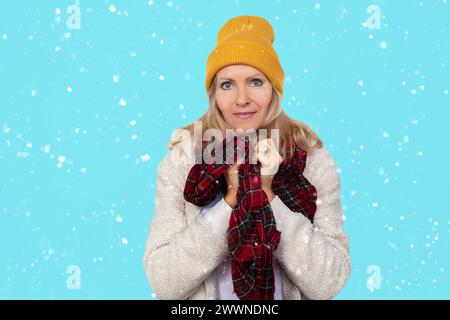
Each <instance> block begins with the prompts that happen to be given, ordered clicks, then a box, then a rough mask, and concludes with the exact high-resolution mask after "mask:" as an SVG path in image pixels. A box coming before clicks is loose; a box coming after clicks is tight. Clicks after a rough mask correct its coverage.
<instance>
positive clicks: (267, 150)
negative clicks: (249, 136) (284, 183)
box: [256, 138, 283, 202]
mask: <svg viewBox="0 0 450 320" xmlns="http://www.w3.org/2000/svg"><path fill="white" fill-rule="evenodd" d="M256 155H257V158H258V160H259V162H261V179H262V182H261V184H262V189H263V190H264V191H265V192H266V194H267V197H268V198H269V202H270V201H272V199H273V198H274V197H275V194H274V193H273V191H272V181H273V177H274V176H275V174H276V173H277V172H278V168H279V166H280V163H281V162H283V158H282V157H281V155H280V154H279V152H278V150H277V148H276V146H275V143H274V142H273V140H272V139H270V138H269V139H264V140H261V141H259V142H258V143H257V145H256Z"/></svg>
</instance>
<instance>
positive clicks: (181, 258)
mask: <svg viewBox="0 0 450 320" xmlns="http://www.w3.org/2000/svg"><path fill="white" fill-rule="evenodd" d="M177 132H178V130H177V131H176V133H175V134H174V135H173V140H177V139H179V138H180V137H181V135H177ZM192 145H193V143H192V141H189V140H187V139H184V140H183V139H182V141H181V143H178V144H176V145H175V146H174V147H173V148H172V149H171V150H170V151H169V152H168V153H167V155H166V156H165V157H164V158H163V159H162V160H161V162H160V164H159V166H158V171H157V181H156V195H155V212H154V216H153V218H152V221H151V224H150V230H149V236H148V240H147V244H146V250H145V255H144V269H145V271H146V273H147V276H148V280H149V282H150V285H151V287H152V289H153V292H154V293H155V294H156V295H157V297H158V298H160V299H219V298H220V295H219V289H218V282H217V274H216V273H217V272H214V271H216V269H217V268H218V267H219V266H220V265H222V264H223V262H224V261H225V259H226V258H227V238H226V235H225V233H224V232H221V231H219V230H217V228H214V227H213V226H212V222H211V220H209V219H208V215H207V214H205V215H203V214H201V212H202V208H201V207H198V206H196V205H194V204H192V203H190V202H187V201H186V200H184V197H183V190H184V183H185V181H186V178H187V175H188V173H189V171H190V169H191V168H192V166H193V165H194V164H195V161H194V160H195V159H194V153H193V149H192ZM303 174H304V176H305V177H306V178H307V179H308V181H309V182H311V183H312V184H313V185H314V186H315V188H316V190H317V198H318V199H317V211H316V213H315V215H314V224H312V223H311V222H310V221H309V220H308V219H307V218H306V217H305V216H303V215H301V214H298V213H296V214H291V213H290V212H288V211H284V210H283V211H277V213H280V216H278V214H275V211H274V215H275V219H276V223H277V229H278V230H280V231H281V232H282V236H281V241H280V243H279V245H278V248H277V249H276V250H275V252H274V258H275V259H276V260H277V264H278V265H279V266H280V268H279V270H280V275H281V283H282V286H281V287H282V295H283V299H285V300H299V299H331V298H332V297H334V296H335V295H336V294H338V293H339V291H340V290H341V288H342V287H343V286H344V285H345V283H346V282H347V280H348V277H349V275H350V270H351V267H350V253H349V239H348V237H347V235H346V234H345V232H344V228H343V217H342V215H343V211H342V208H341V203H340V178H339V174H338V172H337V167H336V163H335V161H334V160H333V158H332V157H331V155H330V154H329V152H328V151H327V150H326V149H325V147H322V148H320V149H316V150H315V151H314V152H313V154H311V155H308V157H307V161H306V167H305V170H304V172H303ZM272 201H273V200H272ZM225 225H226V223H225Z"/></svg>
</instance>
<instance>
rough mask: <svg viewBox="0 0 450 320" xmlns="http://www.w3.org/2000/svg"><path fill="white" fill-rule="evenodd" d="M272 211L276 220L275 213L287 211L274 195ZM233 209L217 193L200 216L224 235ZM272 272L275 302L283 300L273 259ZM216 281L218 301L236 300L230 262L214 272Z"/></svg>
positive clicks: (222, 264) (278, 273)
mask: <svg viewBox="0 0 450 320" xmlns="http://www.w3.org/2000/svg"><path fill="white" fill-rule="evenodd" d="M270 205H271V207H272V211H273V212H274V216H275V219H276V214H275V212H281V211H283V210H284V211H286V209H287V210H289V208H288V207H286V205H285V204H284V203H283V202H282V201H281V199H279V198H278V196H276V195H275V198H274V199H272V201H271V202H270ZM232 211H233V208H232V207H230V205H229V204H228V203H227V202H226V201H225V199H224V194H223V193H222V192H219V193H218V194H217V197H216V199H214V200H213V201H211V203H209V204H208V205H206V206H205V207H203V208H202V214H204V216H205V217H206V218H207V220H208V221H209V222H210V223H211V224H212V226H213V228H214V229H216V230H217V231H218V232H220V233H224V234H226V232H227V230H228V225H229V220H230V216H231V212H232ZM273 270H274V277H275V293H274V299H275V300H283V293H282V283H281V273H280V266H279V264H278V261H277V260H276V259H275V257H273ZM214 273H215V275H216V279H217V288H218V292H217V299H219V300H238V299H239V298H238V296H237V295H236V294H235V293H234V292H233V290H234V289H233V280H232V276H231V262H230V261H229V260H228V259H225V260H224V261H223V262H222V263H221V264H220V265H219V266H218V267H217V268H216V269H215V270H214Z"/></svg>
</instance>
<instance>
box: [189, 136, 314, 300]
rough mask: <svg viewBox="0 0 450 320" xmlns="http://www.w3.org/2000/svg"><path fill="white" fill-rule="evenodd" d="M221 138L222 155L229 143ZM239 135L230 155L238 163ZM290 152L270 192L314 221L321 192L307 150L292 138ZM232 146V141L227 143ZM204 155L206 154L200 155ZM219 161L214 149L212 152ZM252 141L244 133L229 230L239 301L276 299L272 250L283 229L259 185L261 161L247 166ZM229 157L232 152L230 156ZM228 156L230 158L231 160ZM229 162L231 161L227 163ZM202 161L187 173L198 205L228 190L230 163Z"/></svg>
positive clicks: (289, 145)
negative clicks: (310, 176) (309, 174)
mask: <svg viewBox="0 0 450 320" xmlns="http://www.w3.org/2000/svg"><path fill="white" fill-rule="evenodd" d="M227 139H228V138H225V139H224V140H223V154H224V155H225V154H226V141H227ZM236 139H237V136H235V137H234V143H233V144H232V145H233V150H234V152H232V153H231V156H232V157H233V159H234V162H231V163H233V164H234V163H238V162H236V156H237V152H236V151H237V150H239V148H238V147H237V144H236ZM286 146H287V147H286V153H285V157H284V159H283V162H282V163H281V164H280V165H279V168H278V172H277V173H276V174H275V175H274V177H273V180H272V191H273V192H274V193H275V194H276V195H277V196H278V197H279V198H280V199H281V200H282V201H283V202H284V204H285V205H286V206H288V207H289V208H290V209H291V210H292V211H294V212H299V213H301V214H303V215H304V216H306V217H307V218H308V219H309V220H311V221H313V218H314V213H315V211H316V199H317V192H316V189H315V187H314V186H313V185H312V184H311V183H310V182H309V181H308V180H307V179H306V178H305V177H304V176H303V170H304V168H305V165H306V155H307V153H306V152H305V151H304V150H302V149H300V148H298V147H297V146H296V145H295V144H294V143H293V142H290V143H289V142H288V143H286ZM228 148H229V145H228ZM202 154H203V153H202ZM211 155H212V157H213V159H215V154H214V150H213V152H212V153H211ZM248 155H249V141H248V137H247V136H246V137H245V162H244V163H243V164H241V165H240V167H239V172H238V177H239V189H238V191H237V196H236V197H237V198H236V199H237V205H236V206H235V207H234V208H233V210H232V213H231V217H230V220H229V227H228V231H227V239H228V251H229V254H230V257H231V274H232V279H233V287H234V292H235V293H236V295H237V296H238V297H239V299H241V300H273V299H274V292H275V284H274V281H275V280H274V273H273V266H272V261H273V251H274V250H275V249H276V248H277V247H278V244H279V242H280V237H281V232H280V231H278V230H277V229H276V223H275V217H274V215H273V212H272V208H271V206H270V202H269V200H268V198H267V195H266V193H265V192H264V191H263V190H262V185H261V163H260V162H259V161H257V163H256V164H249V163H248V159H249V156H248ZM227 156H229V154H227ZM227 159H229V158H227ZM225 162H230V161H225ZM225 162H223V163H217V161H215V160H214V162H213V163H212V164H207V163H205V162H204V161H202V163H201V164H195V165H194V166H193V167H192V168H191V170H190V171H189V174H188V177H187V180H186V183H185V187H184V198H185V199H186V201H188V202H191V203H193V204H195V205H197V206H205V205H207V204H208V203H210V202H211V201H213V200H214V199H215V198H216V196H217V194H218V192H219V191H222V192H223V193H224V194H226V193H227V183H226V180H225V178H224V176H223V173H224V172H225V171H226V170H227V169H228V168H229V167H230V166H231V165H232V164H227V163H225Z"/></svg>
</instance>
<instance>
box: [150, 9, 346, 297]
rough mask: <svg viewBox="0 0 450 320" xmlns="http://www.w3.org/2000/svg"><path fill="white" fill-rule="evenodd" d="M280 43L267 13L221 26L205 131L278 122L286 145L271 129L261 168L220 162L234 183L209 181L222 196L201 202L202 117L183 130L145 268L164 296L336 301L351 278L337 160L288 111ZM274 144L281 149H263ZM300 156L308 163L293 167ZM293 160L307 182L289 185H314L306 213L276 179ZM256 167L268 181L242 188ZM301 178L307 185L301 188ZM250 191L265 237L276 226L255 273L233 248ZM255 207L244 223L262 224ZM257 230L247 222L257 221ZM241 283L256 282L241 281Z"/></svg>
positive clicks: (168, 168)
mask: <svg viewBox="0 0 450 320" xmlns="http://www.w3.org/2000/svg"><path fill="white" fill-rule="evenodd" d="M273 41H274V34H273V29H272V27H271V25H270V24H269V23H268V22H267V21H266V20H265V19H263V18H261V17H256V16H238V17H235V18H233V19H231V20H229V21H228V22H227V23H226V24H225V25H224V26H223V27H222V28H221V30H220V31H219V34H218V43H217V46H216V48H215V49H214V51H213V52H211V54H210V55H209V57H208V61H207V72H206V90H207V92H208V96H209V102H210V103H209V108H208V110H207V112H206V113H205V114H204V115H203V116H202V117H201V118H200V119H199V120H198V121H200V123H201V124H202V129H201V130H202V132H205V131H206V130H207V129H210V128H215V129H218V130H219V131H220V132H222V133H223V136H225V135H226V132H225V131H226V129H243V130H247V129H256V130H258V131H260V129H276V130H278V131H277V132H278V134H279V138H280V141H281V143H280V144H279V146H281V149H277V147H279V146H275V144H274V143H273V139H271V137H270V138H269V139H266V140H264V139H262V140H260V141H259V142H258V144H257V147H256V148H255V151H256V153H257V159H258V161H259V163H260V165H261V166H260V167H259V166H258V165H256V166H251V165H247V164H245V165H242V164H240V163H239V162H238V163H233V164H230V165H223V164H222V165H216V166H217V167H220V168H221V169H223V171H220V172H223V175H220V177H217V178H218V180H216V182H217V183H219V180H220V181H224V182H225V183H226V185H225V184H224V185H225V187H224V188H221V189H220V190H221V191H220V192H217V190H218V189H217V188H216V189H211V190H213V191H214V190H215V191H216V192H217V193H211V194H212V195H216V196H215V197H214V196H213V198H214V200H213V201H211V199H212V198H211V197H210V198H208V199H206V200H205V199H203V200H205V201H203V202H202V203H206V205H198V204H199V203H200V201H199V202H195V201H194V200H195V199H197V198H198V197H196V196H193V193H195V195H197V196H198V194H199V192H198V190H199V189H198V183H199V181H198V179H204V180H205V179H207V177H206V176H203V178H201V175H200V169H201V170H202V171H201V173H203V172H204V171H205V170H207V168H211V167H210V166H205V165H204V163H202V164H194V159H193V158H194V156H193V148H192V145H193V142H192V138H193V136H194V134H193V133H194V124H191V125H189V126H187V127H185V128H182V129H178V130H176V131H175V133H174V135H173V137H172V140H171V141H170V143H169V144H168V146H169V148H170V151H169V152H168V154H167V155H166V156H165V157H164V159H163V160H162V161H161V163H160V164H159V167H158V175H157V186H156V197H155V214H154V217H153V219H152V222H151V226H150V232H149V238H148V241H147V246H146V252H145V257H144V268H145V271H146V273H147V276H148V279H149V281H150V284H151V287H152V288H153V291H154V293H155V294H156V295H157V296H158V297H159V298H160V299H293V300H300V299H330V298H332V297H334V296H335V295H336V294H337V293H338V292H339V291H340V289H341V288H342V287H343V286H344V285H345V283H346V282H347V279H348V277H349V274H350V255H349V241H348V237H347V236H346V234H345V232H344V230H343V219H342V215H343V211H342V208H341V205H340V180H339V175H338V172H337V167H336V164H335V162H334V160H333V158H332V157H331V155H330V154H329V153H328V151H327V150H326V149H325V148H324V147H323V144H322V141H321V140H320V138H319V137H318V136H317V135H316V134H315V133H314V132H313V131H312V130H311V129H310V128H309V127H308V126H306V125H305V124H303V123H301V122H299V121H296V120H294V119H291V118H290V117H288V116H287V115H286V114H285V113H284V112H283V111H282V109H281V106H280V101H281V97H282V93H283V79H284V72H283V69H282V67H281V65H280V63H279V60H278V57H277V54H276V53H275V51H274V49H273V46H272V45H273ZM269 131H270V130H269ZM186 133H188V134H186ZM269 133H270V132H269ZM289 142H293V144H289ZM287 146H291V147H290V148H291V149H289V148H288V147H287ZM292 148H295V149H292ZM274 149H275V150H277V151H279V152H270V156H269V157H267V156H266V157H265V155H267V151H268V150H270V151H272V150H274ZM235 150H236V149H235ZM289 150H297V151H298V152H297V153H295V154H296V155H297V154H298V155H303V158H302V159H300V160H299V159H295V158H294V157H293V156H292V153H289ZM288 155H289V157H288ZM289 159H291V160H289ZM305 159H306V160H305ZM294 161H298V162H297V163H299V164H300V165H298V166H294V165H291V164H292V163H293V162H294ZM301 161H303V162H304V163H303V166H302V165H301V164H302V162H301ZM217 167H215V168H217ZM245 168H247V169H245ZM285 168H291V169H292V170H297V171H298V170H299V168H300V171H298V172H297V171H295V177H296V178H295V179H300V178H301V179H303V180H302V181H301V182H300V180H292V179H291V180H289V181H291V183H290V188H291V191H292V190H295V191H296V192H297V191H301V192H308V193H307V196H308V197H309V198H308V199H309V200H308V201H309V204H310V205H311V207H310V209H311V208H312V211H311V212H310V213H311V215H310V216H308V215H306V214H301V213H300V212H303V213H304V212H306V210H305V211H304V210H303V208H298V209H299V210H296V209H294V210H293V209H292V208H293V203H296V200H298V199H296V198H295V197H294V198H293V199H291V201H286V199H288V198H287V197H286V195H285V192H280V190H286V189H281V188H282V187H285V186H282V185H281V184H278V180H277V179H278V177H279V174H280V171H281V170H285ZM197 169H198V171H196V170H197ZM264 169H266V171H265V172H263V171H264ZM252 170H253V171H252ZM277 170H278V171H277ZM216 172H217V170H216ZM283 172H284V175H286V174H285V172H287V171H283ZM292 172H294V171H292ZM211 174H212V173H211V172H210V175H211ZM250 174H254V176H253V178H255V177H256V178H258V177H261V179H260V180H258V182H257V183H258V185H257V188H254V189H255V190H253V189H251V188H250V189H247V190H245V192H244V191H242V189H243V188H244V186H245V183H244V181H246V180H245V179H247V176H248V175H250ZM274 176H275V178H274ZM199 177H200V178H199ZM196 179H197V180H196ZM280 179H281V178H280ZM252 181H253V180H252ZM280 181H281V180H280ZM283 181H287V180H283ZM292 181H293V182H292ZM300 184H301V185H302V186H308V188H306V187H305V190H299V185H300ZM196 188H197V189H196ZM211 188H212V187H211ZM256 189H257V190H256ZM275 191H276V192H275ZM246 192H256V193H257V194H258V195H260V196H259V198H257V199H258V203H257V206H259V207H258V208H260V210H264V212H265V213H266V215H265V216H264V217H262V218H261V219H263V218H264V219H268V220H266V221H269V223H268V224H265V225H264V228H260V229H259V230H261V235H262V236H263V238H264V237H267V235H268V234H269V233H270V237H271V239H272V240H273V241H272V240H270V239H269V240H268V241H267V243H266V245H265V246H263V248H264V250H266V251H256V249H255V250H253V251H251V252H252V254H254V255H258V254H259V255H261V256H262V255H264V259H263V258H261V257H256V258H258V259H259V258H261V259H259V260H257V261H256V260H255V261H256V262H257V263H259V264H260V265H259V266H260V267H261V268H262V269H264V270H265V273H264V274H263V273H261V272H260V273H257V269H255V268H256V267H255V263H256V262H255V261H252V263H249V264H248V265H247V264H245V263H239V261H240V260H239V256H238V254H237V253H236V252H237V251H233V250H231V249H230V247H231V245H232V244H233V241H232V240H230V238H231V236H230V234H231V231H230V229H231V228H232V227H233V223H236V221H239V220H238V219H240V218H242V217H244V216H245V217H248V212H247V211H248V210H249V207H248V204H245V203H246V202H245V201H244V200H245V199H244V198H245V197H246ZM258 192H259V193H258ZM211 194H210V195H211ZM290 194H291V195H292V194H294V193H293V192H290ZM304 194H306V193H304ZM243 199H244V200H243ZM188 200H189V201H188ZM305 203H306V202H305ZM246 210H247V211H246ZM257 215H258V212H254V213H253V217H254V219H255V220H246V221H247V222H248V221H251V222H252V223H256V222H255V221H256V220H257V218H255V217H256V216H257ZM270 219H272V220H270ZM271 222H273V223H271ZM249 223H250V222H249ZM275 225H276V229H275ZM254 228H256V227H255V225H252V226H250V224H249V229H251V230H254ZM247 235H248V234H247ZM241 240H242V239H241ZM252 241H253V240H252ZM270 241H272V242H270ZM257 245H258V244H257V243H256V242H255V246H257ZM238 246H239V244H237V245H236V247H234V249H236V250H237V248H238ZM258 248H259V247H258ZM240 252H241V253H242V252H243V251H242V250H241V251H240ZM247 252H248V251H247ZM255 252H264V253H255ZM264 263H265V264H264ZM252 267H253V269H251V270H253V271H254V275H255V276H253V277H252V276H251V272H249V268H252ZM246 268H247V269H246ZM261 268H260V269H261ZM253 271H252V272H253ZM259 271H261V270H259ZM239 272H241V273H240V274H241V275H243V276H242V278H241V279H239ZM244 276H245V277H244ZM244 278H245V279H244ZM244 280H245V281H244ZM241 284H244V285H248V287H245V289H243V288H242V287H241ZM246 289H248V290H246ZM263 291H264V292H263Z"/></svg>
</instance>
